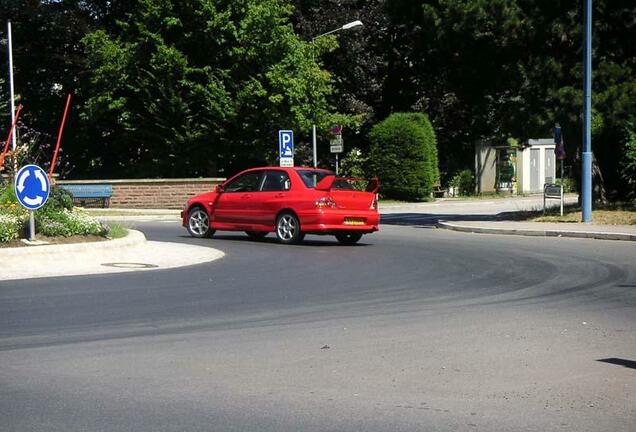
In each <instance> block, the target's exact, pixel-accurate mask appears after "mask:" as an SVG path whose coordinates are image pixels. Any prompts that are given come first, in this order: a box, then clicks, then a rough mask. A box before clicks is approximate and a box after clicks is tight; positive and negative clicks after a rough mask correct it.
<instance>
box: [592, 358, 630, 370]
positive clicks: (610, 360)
mask: <svg viewBox="0 0 636 432" xmlns="http://www.w3.org/2000/svg"><path fill="white" fill-rule="evenodd" d="M596 361H599V362H603V363H609V364H613V365H617V366H624V367H626V368H629V369H636V361H634V360H627V359H621V358H616V357H611V358H606V359H600V360H596Z"/></svg>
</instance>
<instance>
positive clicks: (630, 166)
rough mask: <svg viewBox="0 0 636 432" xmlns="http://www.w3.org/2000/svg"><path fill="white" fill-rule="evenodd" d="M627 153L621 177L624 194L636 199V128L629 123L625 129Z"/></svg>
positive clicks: (622, 160)
mask: <svg viewBox="0 0 636 432" xmlns="http://www.w3.org/2000/svg"><path fill="white" fill-rule="evenodd" d="M625 132H626V133H625V135H626V137H625V154H624V155H623V157H622V159H621V164H620V168H621V177H622V179H623V182H624V183H623V185H624V186H623V187H624V188H625V190H624V195H625V196H627V197H629V198H631V199H632V200H636V128H635V127H634V125H633V124H631V125H629V126H628V127H627V129H626V131H625Z"/></svg>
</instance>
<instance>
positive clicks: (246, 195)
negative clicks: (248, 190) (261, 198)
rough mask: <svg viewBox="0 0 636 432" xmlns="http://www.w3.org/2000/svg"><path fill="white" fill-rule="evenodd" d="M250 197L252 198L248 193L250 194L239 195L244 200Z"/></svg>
mask: <svg viewBox="0 0 636 432" xmlns="http://www.w3.org/2000/svg"><path fill="white" fill-rule="evenodd" d="M250 198H252V195H250V194H245V195H241V199H244V200H246V199H250Z"/></svg>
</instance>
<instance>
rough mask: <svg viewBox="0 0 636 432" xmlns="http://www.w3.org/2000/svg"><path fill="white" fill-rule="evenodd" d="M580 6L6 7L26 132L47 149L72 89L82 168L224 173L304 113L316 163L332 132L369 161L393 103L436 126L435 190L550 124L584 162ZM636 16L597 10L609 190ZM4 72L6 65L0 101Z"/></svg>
mask: <svg viewBox="0 0 636 432" xmlns="http://www.w3.org/2000/svg"><path fill="white" fill-rule="evenodd" d="M581 11H582V8H581V7H580V4H579V3H577V2H555V1H552V2H550V1H543V2H536V1H529V0H436V1H412V0H392V1H388V0H369V1H364V2H361V1H359V0H312V1H307V0H289V1H288V0H235V1H227V0H225V1H215V0H161V1H160V0H119V1H116V2H113V1H111V2H104V1H96V0H84V1H29V2H20V1H15V0H0V22H6V20H7V19H11V20H12V23H13V31H14V35H13V36H14V38H13V42H14V67H15V72H16V77H19V80H18V81H17V82H16V84H17V88H16V91H17V93H18V94H19V95H20V97H21V98H22V101H23V102H24V103H25V106H27V107H28V111H25V117H24V120H25V125H28V127H27V126H22V127H21V130H20V136H21V137H22V139H24V140H25V141H26V140H27V137H29V136H31V137H33V136H37V137H38V139H37V140H33V139H32V140H30V142H37V145H38V146H40V145H42V146H43V145H44V144H45V143H52V142H54V141H55V136H54V131H56V130H57V127H58V125H59V119H60V115H61V110H62V109H63V106H64V98H65V96H66V94H67V93H68V92H71V91H72V92H73V94H74V97H73V103H74V105H73V106H72V108H71V112H70V117H69V123H68V125H67V127H66V129H65V132H64V141H63V150H64V151H65V153H66V155H67V157H68V158H69V159H70V160H71V162H72V163H73V164H74V165H77V168H76V169H75V170H74V171H72V174H73V176H75V177H76V178H95V177H102V178H108V177H109V176H124V177H129V176H133V175H139V176H150V177H153V176H162V177H170V176H197V175H215V174H216V173H217V171H222V170H225V171H224V172H223V173H222V175H223V174H225V175H227V174H230V173H232V172H235V171H236V170H238V169H240V168H242V167H243V166H249V165H255V164H262V163H264V162H270V163H272V162H273V163H275V162H276V161H275V148H276V146H275V142H276V130H278V129H279V128H290V129H294V131H295V132H296V145H297V147H298V148H299V149H307V148H309V147H310V144H309V143H310V136H309V131H310V125H311V123H312V121H313V120H314V119H315V121H316V123H317V125H318V134H319V141H318V145H319V149H318V153H319V155H327V154H328V153H327V151H326V150H327V149H326V145H327V140H326V139H324V138H325V137H323V136H321V135H324V133H325V132H326V130H327V129H328V128H329V127H331V126H332V125H333V124H345V125H346V126H348V127H347V128H345V134H346V136H345V137H344V138H345V142H346V143H347V145H348V146H354V147H357V148H360V149H361V150H362V151H363V153H364V154H368V150H369V143H368V142H367V141H366V136H367V132H368V130H369V129H370V128H371V126H372V125H373V124H374V123H375V122H377V121H378V119H383V118H385V117H386V116H387V115H388V114H390V113H391V112H400V111H403V112H409V111H418V112H426V113H428V114H429V116H430V118H431V120H432V122H433V124H435V127H436V131H437V139H438V142H439V146H440V148H441V149H443V152H441V153H440V166H441V168H442V171H443V172H444V173H446V174H445V176H448V177H446V178H444V179H443V183H447V182H448V181H449V180H450V176H452V175H453V174H454V173H457V172H458V171H459V170H461V169H462V168H464V167H466V166H470V164H471V163H472V159H473V157H474V147H473V146H474V143H475V142H476V141H479V140H481V139H489V140H491V141H496V142H499V143H503V142H505V141H506V138H508V137H511V136H513V137H518V138H519V141H520V142H523V141H524V140H525V139H527V138H541V137H548V136H550V135H551V129H552V127H553V125H554V123H555V122H557V121H558V122H559V123H560V124H561V125H562V127H563V133H564V139H565V143H566V146H567V150H568V160H567V161H566V164H567V165H572V166H575V167H577V166H580V161H578V160H577V156H576V154H577V153H576V151H575V149H576V148H578V147H579V144H580V142H581V141H582V137H581V123H580V112H581V106H582V92H581V80H582V75H583V73H582V66H581V58H582V47H583V44H582V39H583V38H582V34H581V22H582V14H581ZM355 19H360V20H362V21H363V22H364V27H362V28H357V29H356V30H352V31H346V32H339V33H336V34H335V35H332V36H327V37H323V38H319V39H318V40H316V45H315V52H313V50H312V47H311V44H310V43H309V41H310V40H311V38H312V37H314V36H316V35H319V34H322V33H324V32H327V31H330V30H333V29H336V28H338V27H340V26H341V25H342V23H344V22H348V21H353V20H355ZM635 21H636V9H634V7H633V0H614V1H612V2H610V1H609V0H597V1H595V2H594V22H593V25H594V29H593V33H594V44H593V50H594V52H593V57H594V95H593V104H594V106H593V109H594V115H593V125H592V126H593V150H594V154H595V158H596V160H597V161H598V165H599V167H600V169H601V171H602V177H603V179H604V182H605V188H606V189H607V190H608V192H609V193H611V192H612V191H614V196H615V197H616V198H621V197H620V194H621V193H623V192H624V191H626V188H625V187H624V175H623V174H622V170H623V168H622V167H619V164H620V161H622V160H623V159H624V155H625V154H626V152H628V151H629V149H628V148H627V147H626V142H627V141H626V140H625V135H624V131H625V129H626V127H627V125H628V124H630V123H633V122H635V121H636V64H635V63H634V61H633V59H634V58H636V44H634V43H633V42H632V41H633V40H635V39H636V26H634V25H633V23H634V22H635ZM292 26H293V27H292ZM3 31H4V30H0V32H3ZM295 33H298V34H299V36H297V35H296V34H295ZM2 37H3V38H4V37H6V35H3V36H2ZM313 56H315V59H316V60H315V61H313V60H312V57H313ZM3 79H4V81H5V84H4V85H2V84H1V81H2V80H3ZM6 81H7V75H6V68H2V69H1V70H0V102H6V101H7V100H8V97H7V95H6V93H7V85H6ZM20 83H28V85H21V84H20ZM3 106H6V103H5V104H4V105H3ZM7 111H8V110H0V121H1V123H2V124H3V125H7V124H8V121H7V119H8V116H7ZM338 113H341V114H343V115H344V117H343V116H339V115H338ZM27 114H28V116H27ZM27 117H28V121H26V120H27ZM360 132H362V133H360ZM321 146H322V148H321ZM310 153H311V152H310V151H309V152H306V153H305V154H310ZM47 154H50V152H48V153H47ZM49 157H50V156H49ZM302 159H303V158H301V157H300V155H299V162H302V161H303V160H302ZM325 159H326V157H325ZM305 161H306V160H305Z"/></svg>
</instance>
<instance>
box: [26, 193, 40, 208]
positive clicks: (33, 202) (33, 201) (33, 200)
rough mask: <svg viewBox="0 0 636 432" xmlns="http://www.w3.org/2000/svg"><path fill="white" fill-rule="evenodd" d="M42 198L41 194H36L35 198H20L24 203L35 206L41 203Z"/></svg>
mask: <svg viewBox="0 0 636 432" xmlns="http://www.w3.org/2000/svg"><path fill="white" fill-rule="evenodd" d="M42 200H43V198H42V197H41V196H39V195H38V196H37V197H36V198H29V197H24V198H22V201H24V202H25V203H27V204H28V205H30V206H37V205H40V204H42Z"/></svg>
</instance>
